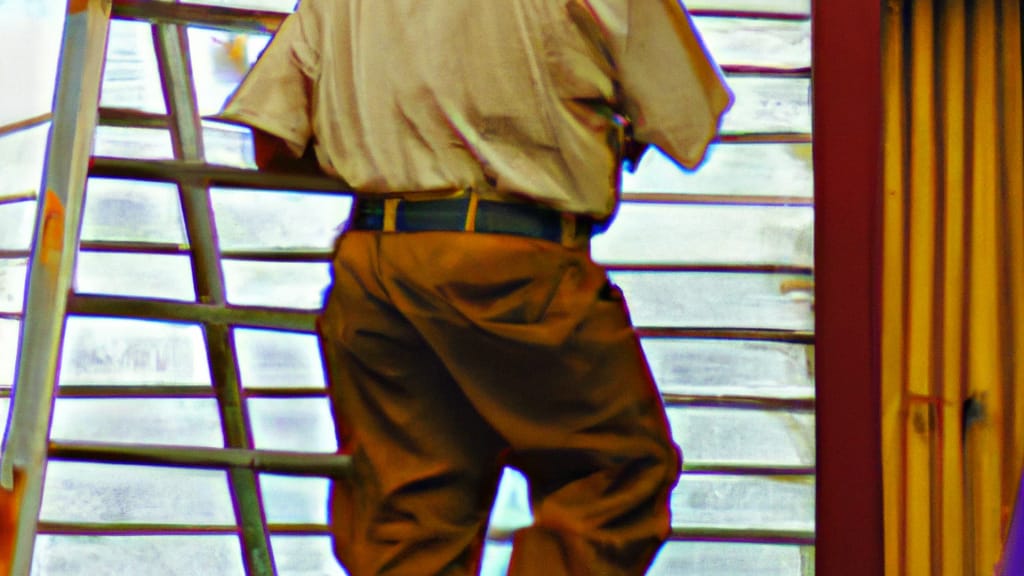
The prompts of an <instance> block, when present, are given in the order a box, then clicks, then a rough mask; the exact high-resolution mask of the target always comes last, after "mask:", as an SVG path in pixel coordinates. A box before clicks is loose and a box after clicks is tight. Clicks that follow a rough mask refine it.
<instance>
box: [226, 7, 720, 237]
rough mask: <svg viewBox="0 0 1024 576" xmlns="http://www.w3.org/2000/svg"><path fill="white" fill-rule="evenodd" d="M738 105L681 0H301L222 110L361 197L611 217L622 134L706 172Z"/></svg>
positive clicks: (229, 118)
mask: <svg viewBox="0 0 1024 576" xmlns="http://www.w3.org/2000/svg"><path fill="white" fill-rule="evenodd" d="M731 101H732V96H731V94H730V93H729V91H728V89H727V88H726V86H725V84H724V83H723V81H722V78H721V73H720V71H719V70H718V68H717V67H716V66H715V64H714V63H713V62H712V61H711V59H710V57H709V56H708V54H707V52H706V50H705V49H704V47H703V45H702V43H701V41H700V39H699V37H698V36H697V35H696V33H695V31H694V28H693V25H692V22H691V21H690V19H689V17H688V15H687V14H686V12H685V10H684V8H683V7H682V6H681V5H680V4H679V3H678V2H677V0H443V1H442V0H303V1H302V2H301V4H300V5H299V7H298V9H297V10H296V12H295V13H294V14H292V15H290V16H289V17H288V18H287V19H286V20H285V22H284V23H283V24H282V27H281V28H280V29H279V30H278V32H277V34H276V35H275V37H274V39H273V40H272V42H271V43H270V44H269V45H268V47H267V49H266V50H265V51H264V53H263V55H262V56H261V57H260V59H259V61H258V62H257V63H256V65H255V66H254V67H253V69H252V70H251V71H250V73H249V75H248V76H247V77H246V79H245V80H244V81H243V83H242V85H241V86H240V87H239V89H238V90H237V91H236V92H235V94H234V95H233V96H232V97H231V98H230V99H229V101H228V103H227V104H226V105H225V108H224V111H223V112H222V114H221V117H222V118H225V119H227V120H230V121H234V122H239V123H243V124H247V125H250V126H255V127H257V128H260V129H262V130H264V131H266V132H269V133H271V134H274V135H276V136H278V137H280V138H282V139H283V140H284V141H286V142H287V143H288V144H289V147H290V148H291V150H292V151H293V152H294V153H295V154H296V155H299V154H301V153H302V151H304V150H305V149H306V147H307V145H309V144H311V143H312V145H313V146H314V148H315V151H316V154H317V158H318V160H319V162H320V165H321V166H322V167H323V169H324V170H325V171H326V172H327V173H328V174H332V175H339V176H341V177H343V178H344V179H345V180H346V181H347V182H348V183H349V184H351V185H352V186H353V188H355V189H356V190H358V191H359V192H361V193H364V194H374V193H396V192H397V193H408V194H415V193H417V192H431V191H441V190H453V189H464V188H468V187H473V186H484V185H485V183H487V184H486V185H487V186H489V187H492V188H495V189H496V190H497V191H498V192H499V193H505V194H509V195H519V196H526V197H529V198H532V199H534V200H536V201H538V202H541V203H544V204H547V205H550V206H552V207H554V208H557V209H560V210H565V211H571V212H577V213H584V214H590V215H593V216H597V217H603V216H606V215H608V214H610V213H611V212H612V211H613V210H614V207H615V203H616V202H617V199H618V173H619V161H620V158H619V153H618V151H617V148H618V147H619V145H618V143H619V138H620V135H621V132H622V128H621V126H622V125H623V122H624V119H628V122H629V123H630V124H631V125H632V130H633V133H634V137H635V138H636V139H637V140H638V141H641V142H647V143H651V144H654V145H656V146H658V147H659V148H661V149H662V150H663V151H664V152H665V153H666V154H668V155H669V156H671V157H672V158H674V159H675V160H676V161H678V162H679V163H680V164H681V165H683V166H685V167H688V168H692V167H694V166H696V165H697V164H699V163H700V161H701V160H702V158H703V156H704V153H705V150H706V148H707V146H708V144H709V143H710V142H711V141H712V139H713V138H714V137H715V135H716V133H717V131H718V126H719V122H720V119H721V116H722V114H723V113H724V112H725V110H726V109H727V108H728V107H729V105H730V103H731Z"/></svg>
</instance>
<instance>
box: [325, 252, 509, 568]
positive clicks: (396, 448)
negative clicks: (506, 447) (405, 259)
mask: <svg viewBox="0 0 1024 576" xmlns="http://www.w3.org/2000/svg"><path fill="white" fill-rule="evenodd" d="M352 236H353V238H346V239H344V240H343V241H342V242H341V244H342V245H343V247H344V248H343V249H342V250H341V257H342V258H344V264H343V265H340V264H338V263H336V266H335V277H334V285H333V287H332V291H331V293H330V295H329V297H328V300H327V303H326V305H325V309H324V313H323V315H322V317H321V320H320V332H321V343H322V348H323V353H324V357H325V362H326V364H327V366H328V371H329V377H330V382H331V396H332V405H333V410H334V413H335V419H336V421H337V423H338V427H337V429H338V442H339V446H340V447H341V450H342V451H343V452H344V453H347V454H349V455H351V457H352V461H353V472H352V474H351V475H349V476H348V477H345V478H338V479H335V481H334V483H333V486H332V494H331V510H330V516H331V527H332V531H333V532H334V536H335V538H334V543H335V552H336V555H337V556H338V558H339V560H340V561H341V563H342V564H343V565H344V566H345V568H346V570H347V571H348V573H349V574H350V576H363V575H378V574H379V575H384V574H387V575H410V576H424V575H435V574H437V575H451V576H456V575H458V576H463V575H469V574H475V573H476V572H477V570H478V565H479V561H480V554H481V551H482V544H483V539H484V531H485V529H486V526H487V520H488V516H489V512H490V506H491V502H492V501H493V498H494V494H495V490H496V488H497V482H498V479H499V475H500V471H501V470H500V467H499V466H498V464H497V462H498V454H499V452H500V451H501V449H502V447H503V444H502V443H501V441H500V439H499V438H498V437H497V436H496V435H495V434H494V432H493V431H491V429H490V428H489V426H487V425H486V423H484V422H483V421H482V420H481V419H480V417H479V415H477V413H476V412H475V410H474V409H473V408H472V406H471V405H469V403H468V402H467V401H466V399H465V397H464V396H463V395H462V394H461V392H460V391H459V390H458V388H457V387H456V385H455V383H454V382H453V381H452V380H451V378H450V377H449V376H448V374H447V371H446V370H445V368H444V366H443V365H442V364H441V363H440V362H439V361H438V359H437V357H436V356H435V355H434V354H433V352H432V351H431V350H430V348H429V347H428V346H427V345H426V344H425V343H424V342H423V341H422V339H421V338H420V337H419V335H418V334H417V333H416V331H415V330H414V329H413V328H412V327H411V326H410V325H409V324H408V322H407V321H405V320H404V318H403V317H402V315H401V314H399V313H397V312H396V311H395V310H394V309H393V307H392V306H391V305H390V304H389V302H388V299H387V294H386V292H384V291H383V286H382V285H380V284H376V283H375V281H374V269H375V267H376V266H377V265H378V261H377V260H376V257H375V250H374V246H373V243H372V242H361V241H360V240H370V238H369V236H368V235H361V234H353V235H352ZM357 237H362V238H357ZM350 248H351V249H350Z"/></svg>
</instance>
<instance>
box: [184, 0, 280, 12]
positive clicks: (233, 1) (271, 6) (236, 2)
mask: <svg viewBox="0 0 1024 576" xmlns="http://www.w3.org/2000/svg"><path fill="white" fill-rule="evenodd" d="M181 3H182V4H206V5H208V6H225V7H227V8H245V9H249V10H267V11H269V12H292V11H294V10H295V6H296V5H297V4H298V1H297V0H182V2H181Z"/></svg>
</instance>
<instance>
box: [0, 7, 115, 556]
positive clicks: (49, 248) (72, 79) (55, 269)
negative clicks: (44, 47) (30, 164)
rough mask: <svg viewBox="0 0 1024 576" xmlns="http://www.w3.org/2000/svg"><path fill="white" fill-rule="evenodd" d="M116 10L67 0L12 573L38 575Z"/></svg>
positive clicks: (9, 470) (7, 507) (32, 299)
mask: <svg viewBox="0 0 1024 576" xmlns="http://www.w3.org/2000/svg"><path fill="white" fill-rule="evenodd" d="M110 10H111V0H69V2H68V9H67V17H66V19H65V24H64V35H63V39H62V46H61V52H60V68H59V72H58V76H57V90H56V96H55V101H54V114H53V121H52V124H51V125H50V126H51V127H50V139H49V144H48V148H47V153H46V162H45V168H44V176H43V186H42V187H41V189H42V190H44V192H43V193H42V194H40V203H39V209H38V210H37V217H36V224H35V236H34V238H35V242H34V245H33V248H32V258H31V267H30V270H29V276H28V282H27V294H26V305H25V314H24V317H23V319H22V324H21V337H20V346H19V349H20V352H19V361H18V369H17V373H16V376H15V387H14V391H13V397H12V401H11V408H10V417H9V418H8V421H7V430H6V433H5V436H4V447H3V452H2V461H0V512H3V513H2V514H0V516H2V518H0V522H4V523H10V525H8V526H3V528H5V530H2V531H0V573H4V574H9V575H14V576H23V575H25V576H27V575H28V574H29V572H30V569H31V563H32V553H33V548H34V544H35V534H36V523H37V517H38V515H39V508H40V505H41V501H42V489H43V478H44V476H45V473H46V460H47V439H48V437H49V430H50V419H51V416H52V413H53V399H54V390H55V387H56V386H55V381H56V378H55V377H56V372H57V364H58V361H59V358H60V348H61V342H62V340H63V333H64V315H65V311H66V308H67V294H68V291H69V290H70V288H71V278H72V274H73V271H74V267H75V255H76V253H77V249H78V228H79V222H80V220H81V212H82V200H83V191H84V189H85V181H86V175H87V172H88V168H89V157H90V153H91V149H92V139H93V132H94V129H95V126H96V120H97V115H98V103H99V91H100V82H101V78H102V71H103V62H104V57H105V52H106V40H107V30H108V27H109V23H110ZM11 528H13V529H14V530H13V531H12V530H11Z"/></svg>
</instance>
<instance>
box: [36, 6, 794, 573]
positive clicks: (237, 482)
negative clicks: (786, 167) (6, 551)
mask: <svg viewBox="0 0 1024 576" xmlns="http://www.w3.org/2000/svg"><path fill="white" fill-rule="evenodd" d="M94 1H95V0H94ZM108 3H109V2H108ZM154 15H156V16H154ZM114 16H115V17H140V18H144V19H149V20H151V21H153V22H161V23H162V24H158V25H157V27H156V30H157V32H156V33H157V39H158V41H160V42H161V48H160V50H171V51H173V50H175V49H178V50H181V49H182V48H184V52H182V53H181V54H180V55H183V56H184V58H181V59H180V60H179V61H178V64H177V66H175V67H169V66H168V63H167V59H166V58H165V57H164V56H163V54H161V52H159V51H158V59H159V63H160V70H161V73H162V74H163V76H164V81H165V88H169V90H168V92H167V94H168V96H169V98H170V100H171V102H169V103H170V104H172V106H170V108H171V114H169V115H167V116H162V115H144V114H136V113H125V112H123V111H111V110H103V111H101V114H102V120H103V123H104V124H109V125H135V126H137V125H147V126H161V127H167V126H168V125H171V126H172V134H174V138H175V150H176V157H177V160H175V161H168V162H138V161H132V160H121V159H102V158H100V159H95V162H94V166H93V170H92V172H91V174H92V175H96V176H99V175H103V176H112V177H127V178H138V179H156V180H171V181H177V182H179V185H180V189H181V192H182V200H183V206H184V209H185V212H186V222H187V226H188V229H189V236H190V239H192V241H193V244H194V246H193V250H194V252H193V257H194V272H195V277H196V281H197V284H199V285H200V290H199V292H200V296H201V298H200V301H201V302H202V303H201V304H179V303H167V302H157V301H147V300H145V299H138V298H117V297H102V296H80V295H71V297H70V298H69V299H68V300H67V304H66V305H67V310H68V312H73V313H78V314H83V315H90V314H96V315H104V316H131V317H150V318H152V317H157V318H162V319H166V320H190V321H197V320H198V321H200V322H202V323H203V324H204V325H205V326H206V327H207V338H208V341H209V342H210V344H211V345H210V348H211V350H210V353H211V363H214V364H215V365H218V364H219V365H220V366H228V368H227V370H226V371H224V372H222V373H220V374H215V375H214V377H215V382H214V383H215V386H216V388H217V392H216V393H217V396H218V399H219V400H220V405H221V407H222V411H224V412H225V419H224V420H225V422H228V424H227V425H226V426H227V427H228V428H229V429H230V430H231V432H229V434H228V437H229V444H231V445H234V444H238V445H240V446H242V447H229V448H227V449H225V450H216V451H214V452H217V453H222V455H220V456H217V457H214V460H213V461H208V462H207V464H205V465H209V466H214V467H217V468H230V469H234V470H239V469H241V470H244V471H246V472H247V474H245V475H243V476H240V477H233V479H232V488H233V490H234V491H235V494H236V498H237V495H238V494H239V488H241V492H248V491H249V490H250V489H251V490H252V492H251V493H250V494H251V495H253V496H255V495H256V485H255V481H254V480H253V481H252V482H250V481H249V479H250V478H253V479H254V476H253V475H252V471H255V470H258V471H273V472H276V473H286V474H288V473H297V474H306V473H308V474H313V475H329V474H330V473H332V471H335V472H337V471H339V470H342V469H343V468H344V463H343V461H339V460H338V458H337V457H335V456H325V455H310V454H308V453H287V452H268V451H254V450H250V449H246V446H248V444H249V440H248V436H249V432H248V430H247V428H246V422H245V418H244V405H243V404H242V403H241V399H242V397H252V396H255V395H261V394H266V395H273V394H274V393H275V392H274V391H267V390H260V391H256V392H244V393H243V392H241V391H240V389H239V387H238V381H237V378H238V375H237V370H236V368H235V363H234V356H233V355H234V348H233V343H232V342H231V339H230V332H229V331H228V328H227V327H228V326H235V325H238V326H256V327H266V328H279V329H288V330H299V331H307V332H308V331H311V330H312V328H313V319H314V317H315V315H314V314H312V313H305V312H294V311H288V310H276V309H264V308H253V307H238V306H229V305H227V304H226V303H225V301H224V298H223V284H222V280H221V278H220V276H219V274H220V271H219V264H218V262H219V257H220V256H223V254H218V253H217V248H216V246H214V245H212V243H210V245H209V246H206V247H203V246H197V245H196V244H197V242H196V240H198V239H201V238H207V239H209V238H212V237H213V236H212V234H211V233H212V231H213V229H212V226H213V223H212V220H211V218H210V209H209V199H208V196H207V194H208V188H209V186H211V185H213V184H220V185H228V186H241V187H247V188H268V189H289V190H310V191H329V192H332V193H344V192H346V190H345V189H344V187H342V186H340V185H339V184H338V183H337V182H336V181H333V180H325V179H322V178H312V177H294V176H285V175H268V174H266V173H256V172H254V171H248V170H238V169H229V168H222V167H214V166H209V165H204V164H202V163H201V157H202V155H201V146H202V143H201V132H200V131H199V124H198V117H197V114H196V111H195V101H194V96H193V95H191V94H181V93H179V94H176V95H173V94H171V90H174V89H175V88H178V89H180V88H181V87H182V83H181V82H176V81H174V80H172V81H170V82H168V80H167V78H168V77H171V78H177V79H178V80H182V79H184V80H187V81H188V83H189V84H188V89H189V90H192V87H191V78H190V77H188V73H189V72H188V62H187V44H186V43H185V42H186V39H185V36H184V34H183V33H182V32H183V30H182V29H180V28H179V27H178V26H177V25H179V24H186V23H189V24H195V23H197V22H199V23H205V24H210V25H217V26H219V27H228V28H235V29H246V30H261V31H269V30H273V29H274V28H275V27H276V25H277V24H275V23H274V22H277V23H279V21H280V19H281V18H282V17H283V15H281V14H276V13H257V12H256V11H244V10H238V9H230V8H213V7H198V6H187V5H179V4H161V3H154V2H142V1H133V0H114ZM770 16H771V17H778V15H770ZM254 22H255V24H254ZM226 24H231V25H226ZM161 30H163V32H161ZM175 42H176V43H177V45H176V46H175ZM765 73H766V74H767V73H769V72H768V71H765ZM175 74H177V75H178V76H175ZM97 76H98V75H97ZM182 109H185V110H186V113H185V114H182V113H181V110H182ZM183 118H184V119H183ZM89 136H90V137H91V131H90V134H89ZM90 140H91V138H90ZM721 141H733V142H736V141H740V142H755V141H756V142H810V135H808V134H775V135H772V134H768V135H765V134H759V135H726V136H724V137H723V138H722V139H721ZM190 146H191V148H190ZM189 150H191V151H192V152H191V153H190V152H189ZM624 199H625V200H627V201H638V202H643V201H653V202H681V203H724V204H755V203H765V204H776V203H778V204H787V205H794V204H796V205H811V204H812V201H811V200H809V199H807V198H784V199H778V198H767V199H766V198H763V197H739V196H731V197H726V198H725V199H724V200H723V198H722V197H702V196H697V195H682V194H678V195H662V194H658V195H644V194H633V195H626V197H625V198H624ZM197 223H198V224H197ZM197 227H198V228H197ZM86 246H87V247H89V248H91V249H104V248H105V247H104V246H102V245H92V244H87V245H86ZM108 248H110V249H121V248H120V247H117V248H115V247H113V246H110V247H108ZM136 248H137V249H138V250H140V251H143V250H145V249H146V247H144V246H137V247H136ZM150 251H158V249H157V248H156V247H153V250H150ZM231 256H239V254H231ZM241 256H245V257H250V256H251V257H269V258H278V257H279V256H278V255H276V254H265V253H252V254H248V253H245V254H241ZM300 256H301V257H309V258H313V259H315V258H316V257H317V256H319V255H318V254H305V255H300ZM72 257H73V254H72ZM280 258H282V259H285V258H287V256H280ZM643 268H645V269H647V268H650V269H664V270H669V271H679V270H682V269H683V268H685V267H680V266H670V265H669V266H658V265H654V266H651V267H643ZM621 269H629V270H632V269H634V268H633V267H629V266H625V267H621ZM694 270H695V271H696V268H694ZM729 270H730V271H740V270H737V269H736V268H734V267H730V268H729ZM748 271H752V272H754V271H765V270H764V269H756V270H755V269H751V270H748ZM786 272H787V273H798V274H810V270H807V269H800V270H786ZM211 279H212V282H213V283H211ZM217 283H219V289H218V287H217ZM211 295H213V296H219V298H211V297H210V296H211ZM203 296H207V298H205V299H204V298H203ZM639 332H640V333H641V335H642V336H645V337H669V338H716V339H742V340H767V341H782V342H794V343H802V344H813V333H810V332H801V331H779V330H750V329H693V328H644V327H640V329H639ZM211 334H212V337H211ZM215 345H218V347H219V348H220V352H214V350H213V348H214V347H215ZM215 354H219V355H220V356H222V357H218V358H216V359H215V357H214V355H215ZM167 388H168V390H167V391H166V392H167V394H169V395H171V396H174V397H181V396H182V395H187V394H191V393H193V391H191V390H190V391H184V390H179V391H178V392H175V391H174V390H173V387H167ZM93 392H94V393H97V394H98V393H99V392H100V391H99V389H96V390H93ZM108 393H109V394H116V395H119V396H124V395H125V390H124V389H123V388H118V390H117V391H116V392H115V391H112V390H111V391H108ZM277 393H278V394H280V395H282V396H283V395H288V396H298V395H301V393H300V392H299V391H297V390H281V391H277ZM305 393H306V394H312V395H316V394H322V393H323V392H322V391H316V390H311V391H306V392H305ZM71 394H73V395H76V396H77V395H79V394H81V395H88V394H89V391H87V390H82V391H75V392H72V393H71ZM138 394H139V395H140V396H146V397H150V396H157V395H159V394H160V391H159V390H155V389H146V390H145V391H142V390H140V391H138ZM666 400H668V401H669V402H670V403H673V404H691V403H692V404H694V405H706V404H703V403H704V402H708V399H702V398H684V397H680V398H673V397H672V396H671V395H667V396H666ZM714 401H715V402H716V403H715V405H716V406H718V405H723V406H750V407H754V405H755V404H757V403H758V401H759V399H746V398H721V399H714ZM718 402H720V404H719V403H718ZM766 404H768V405H771V402H768V403H766ZM776 406H777V407H778V409H785V410H812V409H813V400H810V401H806V400H803V401H797V402H796V403H794V404H792V405H790V404H787V403H786V402H783V403H781V404H778V405H776ZM49 448H50V451H51V453H52V456H53V457H56V458H68V459H75V460H95V461H105V460H108V459H109V461H117V462H131V461H135V460H136V459H140V460H139V461H145V462H154V461H155V460H158V459H160V458H165V459H166V465H175V466H195V465H197V464H196V461H197V459H199V460H202V458H204V457H207V455H206V454H205V453H204V449H195V448H179V449H175V448H170V449H168V448H166V447H150V446H128V447H125V446H105V445H102V444H86V443H53V444H51V445H50V447H49ZM167 450H171V452H167ZM175 450H177V452H174V451H175ZM298 462H301V464H298ZM687 472H688V473H727V474H733V475H744V474H757V475H797V476H812V475H813V473H814V469H813V467H812V468H799V467H793V468H765V467H758V466H739V467H736V466H733V467H729V466H720V465H702V466H694V467H690V469H688V471H687ZM247 504H248V505H250V506H251V508H246V505H240V506H239V515H240V516H244V515H245V514H246V512H245V511H246V510H250V512H249V513H248V515H249V517H250V521H252V518H255V517H256V515H257V514H254V513H252V511H253V510H255V511H257V513H258V514H259V518H257V521H258V523H259V525H258V526H256V527H254V528H255V530H253V531H252V532H250V533H248V538H249V539H248V540H245V534H246V527H245V526H244V523H245V519H244V518H243V519H242V522H243V530H242V531H243V540H244V543H245V546H246V563H247V568H248V569H249V572H250V573H269V572H258V570H260V569H269V570H273V565H272V560H271V559H270V555H269V546H266V535H267V530H268V526H267V525H266V524H265V521H264V520H263V518H262V513H261V512H259V508H260V505H259V502H258V500H248V502H247ZM254 523H255V522H254ZM43 526H44V527H45V528H46V531H47V532H57V533H66V532H74V533H90V534H94V533H102V532H104V531H116V532H117V533H124V532H128V531H132V530H131V527H130V526H127V525H121V524H118V525H103V526H87V525H81V524H75V525H71V524H68V525H64V526H63V527H61V526H60V525H57V524H55V523H46V524H44V525H43ZM148 529H149V530H151V531H152V530H155V528H154V527H153V526H150V527H149V528H148ZM208 529H209V528H196V529H192V528H182V527H180V526H179V527H165V529H164V532H166V531H174V530H177V531H179V532H180V531H185V532H189V533H192V532H203V531H205V530H208ZM308 529H309V528H308V527H307V528H303V527H294V526H292V527H278V526H274V527H273V530H274V531H275V532H277V531H280V532H291V531H293V530H298V531H302V530H308ZM312 529H313V530H314V531H315V532H318V533H319V532H323V531H325V530H326V527H323V526H315V527H312ZM140 530H143V531H145V530H147V528H145V527H142V528H140ZM222 530H227V531H229V532H237V530H236V529H235V528H234V527H231V528H222ZM164 532H161V533H164ZM492 537H494V538H499V539H501V538H502V536H501V535H500V534H492ZM673 539H679V540H714V541H742V542H786V543H797V544H802V545H812V544H813V532H810V533H807V532H799V531H795V532H794V531H789V532H787V531H764V530H706V529H677V530H675V531H674V533H673ZM253 540H255V542H254V543H253V542H252V541H253ZM250 545H254V546H255V547H256V548H257V552H258V551H259V549H260V548H261V546H263V547H265V549H266V551H267V553H266V556H264V557H263V558H261V559H259V560H258V561H256V562H257V564H256V566H255V568H254V567H253V565H252V561H250V559H249V558H248V556H249V553H250V552H251V551H252V548H250ZM257 555H258V554H257ZM260 560H261V561H262V563H259V561H260ZM261 567H262V568H261ZM268 567H269V568H268ZM254 570H255V571H254Z"/></svg>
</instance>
